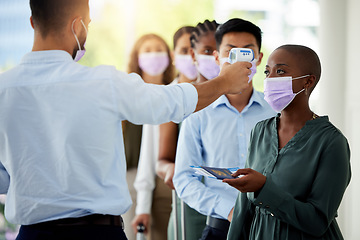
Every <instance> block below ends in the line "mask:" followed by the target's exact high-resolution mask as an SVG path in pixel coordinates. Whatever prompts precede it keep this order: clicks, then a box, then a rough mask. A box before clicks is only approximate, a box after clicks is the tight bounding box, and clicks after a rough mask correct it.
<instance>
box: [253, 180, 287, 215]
mask: <svg viewBox="0 0 360 240" xmlns="http://www.w3.org/2000/svg"><path fill="white" fill-rule="evenodd" d="M286 197H287V196H286V193H285V192H283V191H281V189H279V188H278V186H277V185H276V184H274V182H273V181H272V179H271V176H266V182H265V184H264V186H263V188H262V189H261V190H260V192H259V193H258V196H257V197H256V198H255V196H254V193H253V192H252V193H248V198H249V200H250V201H251V202H252V203H253V204H254V205H255V206H258V207H260V208H264V209H265V210H267V211H268V212H270V213H271V214H272V215H274V214H276V212H277V210H278V208H279V206H281V205H282V204H283V201H284V200H285V199H286Z"/></svg>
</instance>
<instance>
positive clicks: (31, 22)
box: [30, 16, 35, 29]
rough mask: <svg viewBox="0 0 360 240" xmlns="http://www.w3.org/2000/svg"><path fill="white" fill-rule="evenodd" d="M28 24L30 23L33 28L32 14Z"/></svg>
mask: <svg viewBox="0 0 360 240" xmlns="http://www.w3.org/2000/svg"><path fill="white" fill-rule="evenodd" d="M30 24H31V27H32V28H33V29H35V28H34V21H33V18H32V16H31V17H30Z"/></svg>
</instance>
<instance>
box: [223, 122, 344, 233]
mask: <svg viewBox="0 0 360 240" xmlns="http://www.w3.org/2000/svg"><path fill="white" fill-rule="evenodd" d="M278 118H279V116H277V117H274V118H271V119H268V120H265V121H262V122H259V123H258V124H257V125H256V126H255V128H254V129H253V131H252V133H251V138H250V144H249V152H248V159H247V167H249V168H252V169H254V170H256V171H258V172H261V173H263V174H264V175H265V176H266V177H267V179H266V183H265V185H264V186H263V188H262V189H261V190H260V191H259V192H257V193H256V196H255V194H254V193H239V196H238V199H237V201H236V205H235V209H234V214H233V220H232V222H231V225H230V230H229V234H228V239H229V240H234V239H244V240H245V239H246V240H247V239H258V240H272V239H289V240H297V239H331V240H335V239H336V240H337V239H343V237H342V235H341V232H340V229H339V227H338V225H337V222H336V219H335V218H336V217H337V209H338V207H339V205H340V202H341V199H342V197H343V194H344V192H345V189H346V187H347V186H348V184H349V182H350V177H351V169H350V150H349V145H348V142H347V140H346V138H345V137H344V135H343V134H342V133H341V132H340V131H339V130H338V129H337V128H336V127H335V126H334V125H332V124H331V123H330V122H329V119H328V117H320V118H317V119H314V120H310V121H308V122H306V124H305V126H304V127H303V128H302V129H301V130H300V131H299V132H297V133H296V134H295V136H294V137H293V138H292V139H291V140H290V141H289V142H288V143H287V144H286V146H285V147H283V148H282V149H281V150H280V151H279V150H278V133H277V123H278Z"/></svg>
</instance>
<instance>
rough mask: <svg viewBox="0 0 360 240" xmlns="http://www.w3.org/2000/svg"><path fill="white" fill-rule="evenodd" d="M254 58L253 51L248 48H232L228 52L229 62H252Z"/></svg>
mask: <svg viewBox="0 0 360 240" xmlns="http://www.w3.org/2000/svg"><path fill="white" fill-rule="evenodd" d="M253 60H254V51H253V50H252V49H250V48H232V49H231V50H230V54H229V62H230V63H231V64H233V63H235V62H252V61H253Z"/></svg>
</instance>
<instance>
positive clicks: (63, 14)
mask: <svg viewBox="0 0 360 240" xmlns="http://www.w3.org/2000/svg"><path fill="white" fill-rule="evenodd" d="M80 2H81V1H80V0H30V8H31V16H32V19H33V23H34V27H35V28H36V29H38V30H39V31H40V33H41V35H42V37H43V38H45V37H46V36H47V35H48V34H49V32H51V31H61V30H63V28H64V27H65V26H66V24H67V20H68V17H69V16H70V14H71V12H72V11H73V10H74V9H75V8H76V7H77V6H78V4H79V3H80Z"/></svg>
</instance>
